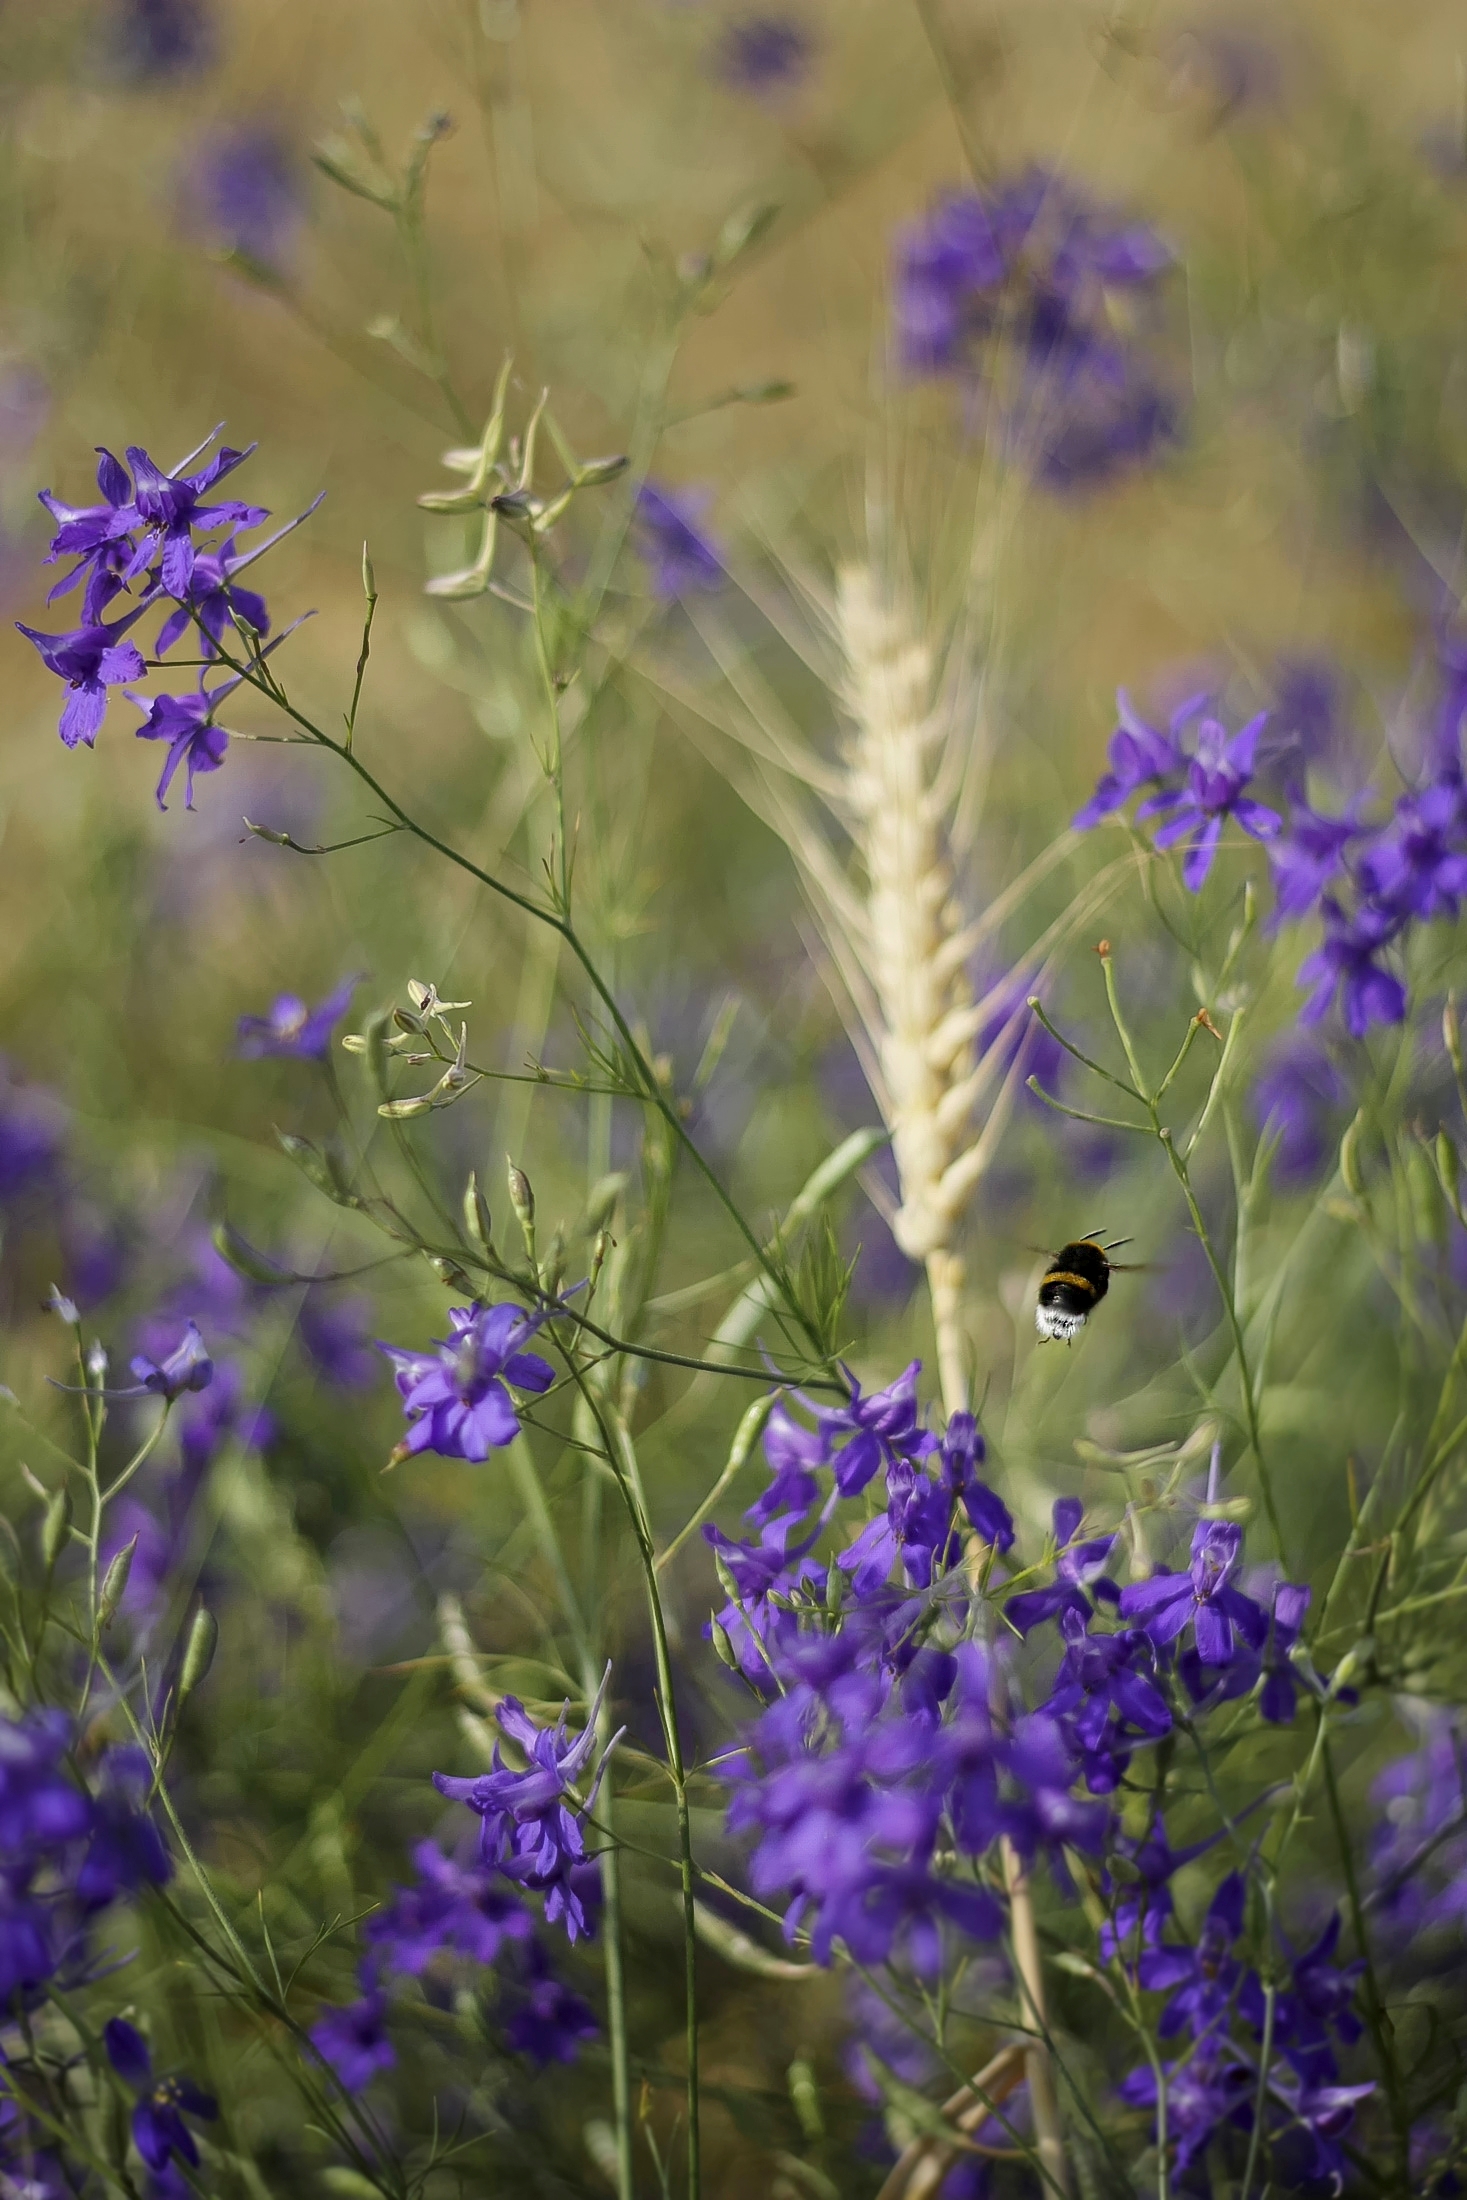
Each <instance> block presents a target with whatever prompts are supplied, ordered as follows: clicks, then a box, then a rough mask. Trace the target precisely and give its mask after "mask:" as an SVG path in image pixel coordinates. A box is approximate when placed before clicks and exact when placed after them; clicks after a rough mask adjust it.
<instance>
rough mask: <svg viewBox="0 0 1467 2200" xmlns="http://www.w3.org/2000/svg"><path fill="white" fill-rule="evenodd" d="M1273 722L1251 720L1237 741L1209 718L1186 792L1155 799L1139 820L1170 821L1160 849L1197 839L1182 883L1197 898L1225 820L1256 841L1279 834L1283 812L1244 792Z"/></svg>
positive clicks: (1160, 835)
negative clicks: (1188, 838) (1261, 738)
mask: <svg viewBox="0 0 1467 2200" xmlns="http://www.w3.org/2000/svg"><path fill="white" fill-rule="evenodd" d="M1267 723H1268V713H1267V711H1260V712H1259V714H1258V716H1257V717H1256V718H1250V719H1249V721H1248V723H1247V725H1246V726H1244V727H1243V729H1242V730H1241V732H1239V733H1235V734H1234V735H1233V736H1232V738H1231V740H1230V739H1229V738H1228V732H1227V728H1226V727H1225V726H1223V725H1221V724H1220V723H1219V721H1218V720H1217V719H1216V718H1204V719H1203V720H1202V723H1201V725H1200V726H1199V727H1198V729H1197V751H1196V754H1195V755H1194V756H1193V758H1192V761H1191V763H1190V764H1189V765H1188V767H1187V784H1186V786H1185V787H1184V788H1181V789H1177V790H1168V791H1164V792H1162V793H1160V794H1155V795H1153V796H1152V797H1151V799H1150V800H1149V801H1147V802H1143V803H1142V805H1141V807H1140V809H1139V810H1138V811H1137V812H1136V815H1137V817H1138V818H1144V817H1158V816H1164V817H1165V819H1166V822H1165V823H1164V824H1163V825H1161V826H1159V827H1158V828H1157V833H1156V845H1157V847H1158V848H1170V847H1172V846H1173V845H1174V843H1175V842H1177V841H1179V840H1181V839H1183V838H1185V837H1186V836H1187V835H1188V834H1190V835H1191V844H1190V846H1189V847H1188V850H1187V854H1186V856H1185V858H1184V860H1183V863H1182V882H1183V884H1184V885H1185V886H1186V887H1187V888H1188V890H1189V891H1190V892H1191V893H1194V894H1196V893H1200V892H1201V890H1202V885H1203V882H1204V880H1205V879H1206V877H1207V874H1208V872H1209V871H1210V870H1211V869H1212V860H1213V857H1214V856H1215V855H1216V853H1217V844H1218V841H1219V839H1220V838H1221V836H1222V829H1223V821H1224V819H1225V818H1229V817H1231V818H1235V819H1236V820H1237V822H1238V824H1239V825H1241V826H1242V828H1243V830H1244V832H1245V833H1247V834H1249V835H1250V837H1251V838H1252V839H1254V840H1271V839H1272V838H1273V837H1274V835H1275V834H1276V833H1277V832H1278V831H1279V829H1280V825H1281V822H1282V821H1281V820H1280V818H1279V814H1278V812H1277V810H1270V809H1266V808H1265V807H1264V805H1263V804H1262V803H1261V802H1255V801H1253V800H1252V798H1251V797H1250V796H1249V795H1247V794H1246V793H1245V792H1244V789H1245V788H1246V787H1247V785H1248V782H1249V780H1250V779H1251V778H1252V776H1253V762H1254V755H1255V752H1256V751H1257V748H1258V737H1259V735H1260V734H1261V733H1262V731H1263V729H1264V727H1265V725H1267Z"/></svg>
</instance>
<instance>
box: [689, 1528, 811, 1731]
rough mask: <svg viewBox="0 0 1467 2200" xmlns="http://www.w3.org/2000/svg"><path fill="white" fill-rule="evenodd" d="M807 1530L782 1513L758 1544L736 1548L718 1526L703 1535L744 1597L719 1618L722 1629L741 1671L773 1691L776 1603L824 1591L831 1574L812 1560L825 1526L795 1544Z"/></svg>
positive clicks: (754, 1683) (730, 1603)
mask: <svg viewBox="0 0 1467 2200" xmlns="http://www.w3.org/2000/svg"><path fill="white" fill-rule="evenodd" d="M801 1525H802V1522H801V1519H800V1516H799V1515H798V1514H796V1513H781V1514H779V1515H778V1516H777V1517H776V1518H775V1519H773V1520H764V1521H762V1522H761V1524H760V1528H759V1534H758V1538H757V1540H756V1541H754V1542H751V1543H736V1542H734V1541H733V1539H732V1538H731V1537H729V1536H726V1535H725V1534H724V1532H723V1530H722V1529H721V1528H718V1527H715V1526H714V1525H713V1524H712V1522H709V1524H708V1525H707V1526H706V1527H705V1528H704V1530H703V1534H704V1537H705V1539H706V1541H707V1542H708V1544H709V1545H710V1547H711V1548H712V1549H713V1550H714V1551H716V1552H717V1554H718V1556H719V1559H720V1560H721V1561H722V1565H723V1568H724V1570H725V1572H726V1573H727V1575H728V1578H729V1579H730V1580H731V1581H732V1583H733V1585H734V1588H735V1589H736V1590H737V1592H738V1596H737V1600H735V1599H734V1598H733V1597H730V1599H729V1601H728V1603H727V1604H726V1605H725V1606H724V1607H723V1610H722V1611H721V1612H720V1613H719V1614H718V1623H719V1625H720V1626H721V1627H722V1628H723V1630H724V1632H725V1634H726V1635H727V1637H728V1641H729V1644H730V1646H731V1648H732V1650H733V1653H734V1657H735V1659H736V1660H737V1663H738V1668H739V1671H740V1672H741V1673H742V1674H743V1676H744V1678H745V1680H746V1681H748V1682H750V1683H751V1685H752V1686H754V1687H756V1688H763V1687H767V1685H768V1683H769V1679H770V1672H771V1667H770V1660H769V1652H768V1650H767V1648H766V1643H767V1640H768V1635H769V1630H770V1627H771V1624H772V1623H773V1621H774V1619H775V1617H776V1610H777V1608H776V1606H775V1605H774V1603H773V1602H772V1599H774V1598H775V1597H781V1598H786V1599H787V1598H789V1597H791V1596H793V1595H794V1594H795V1593H796V1592H797V1591H798V1590H800V1589H801V1588H806V1589H810V1590H812V1591H818V1590H820V1589H823V1587H824V1583H825V1573H826V1569H825V1568H824V1567H823V1566H821V1565H819V1564H818V1563H817V1562H816V1560H814V1559H812V1558H811V1557H810V1556H809V1555H808V1554H809V1552H810V1549H811V1547H812V1545H813V1544H814V1542H815V1540H816V1538H817V1537H818V1535H819V1533H820V1526H819V1523H818V1522H817V1523H816V1525H815V1526H814V1527H813V1528H811V1529H809V1530H808V1532H807V1533H806V1534H805V1535H804V1536H802V1537H801V1538H800V1539H799V1540H798V1541H797V1542H794V1543H792V1542H791V1537H792V1536H794V1535H795V1534H796V1531H797V1530H798V1529H799V1528H800V1526H801Z"/></svg>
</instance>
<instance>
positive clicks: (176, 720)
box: [128, 674, 242, 810]
mask: <svg viewBox="0 0 1467 2200" xmlns="http://www.w3.org/2000/svg"><path fill="white" fill-rule="evenodd" d="M241 677H242V675H236V677H235V678H234V679H232V680H225V681H224V682H223V683H222V685H220V686H219V687H217V688H206V687H205V686H204V681H203V675H202V674H200V676H199V684H198V687H197V689H196V690H195V691H194V693H193V694H192V695H155V696H154V697H153V699H152V701H151V702H146V701H145V700H144V699H143V697H142V696H140V695H130V696H129V698H128V699H129V701H130V702H134V703H136V704H137V706H138V708H139V710H141V711H144V712H146V716H145V718H144V720H143V723H142V725H140V726H139V727H138V729H137V737H138V739H139V740H140V741H166V742H167V743H168V754H167V755H166V756H165V758H164V759H163V770H162V773H161V774H160V776H159V780H158V788H157V803H158V807H159V809H160V810H166V809H167V807H168V804H167V802H166V800H165V799H164V798H165V797H166V795H167V793H168V789H169V787H170V786H171V785H172V783H173V777H174V774H175V773H176V772H177V770H178V767H179V765H180V764H182V765H183V766H184V767H185V774H184V798H183V806H184V808H185V809H186V810H191V809H192V808H193V806H194V780H195V778H196V777H197V776H198V774H199V773H200V772H217V771H218V769H219V767H220V765H221V764H222V763H223V762H224V756H225V752H226V750H227V749H228V747H229V735H228V733H227V731H226V730H225V728H224V727H223V726H220V725H216V724H215V722H214V713H215V711H216V710H217V709H218V708H219V705H220V704H221V703H222V702H223V700H224V698H225V696H226V695H232V694H233V693H234V690H235V689H236V688H237V687H238V686H239V684H240V679H241Z"/></svg>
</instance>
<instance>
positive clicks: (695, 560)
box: [637, 481, 723, 602]
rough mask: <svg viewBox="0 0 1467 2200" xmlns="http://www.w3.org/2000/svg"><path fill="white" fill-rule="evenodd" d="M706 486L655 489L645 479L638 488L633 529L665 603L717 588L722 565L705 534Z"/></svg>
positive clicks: (657, 592) (656, 591) (654, 586)
mask: <svg viewBox="0 0 1467 2200" xmlns="http://www.w3.org/2000/svg"><path fill="white" fill-rule="evenodd" d="M708 503H709V492H708V491H707V490H706V489H672V488H667V487H661V488H659V487H658V486H657V485H656V484H655V483H654V482H650V481H646V482H644V483H643V484H642V486H641V488H640V489H639V490H638V491H637V531H638V536H639V539H640V542H641V546H642V555H643V557H644V558H645V560H646V563H647V569H648V572H649V574H650V576H651V580H652V593H653V595H654V596H660V597H661V598H662V599H663V601H664V602H672V601H673V600H674V599H675V598H676V597H678V596H688V595H694V594H696V593H697V592H698V591H700V590H706V589H711V588H721V587H722V585H723V563H722V560H721V559H720V557H719V555H718V552H717V551H716V550H715V549H714V547H713V545H712V543H711V542H710V541H709V539H708V537H707V535H706V534H705V533H704V532H703V526H702V521H703V514H704V512H705V511H706V510H707V507H708Z"/></svg>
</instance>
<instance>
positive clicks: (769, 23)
mask: <svg viewBox="0 0 1467 2200" xmlns="http://www.w3.org/2000/svg"><path fill="white" fill-rule="evenodd" d="M812 54H813V49H812V47H811V43H810V38H809V34H808V32H806V31H804V30H802V29H801V27H800V25H799V24H798V23H796V22H793V21H792V20H791V19H790V18H789V17H788V16H783V15H749V16H745V17H743V18H742V20H741V21H739V22H736V23H730V25H729V26H728V28H727V30H726V31H725V32H724V34H723V37H722V39H721V40H720V42H719V47H718V73H719V75H720V76H721V77H722V78H723V81H724V82H725V84H728V85H731V86H732V88H733V89H734V90H735V91H739V92H753V93H755V94H756V95H759V94H768V93H770V92H778V91H785V90H788V89H789V88H790V87H791V86H793V85H795V84H798V83H799V82H800V80H801V78H802V77H804V76H805V75H806V74H807V73H808V71H809V68H810V62H811V59H812Z"/></svg>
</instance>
